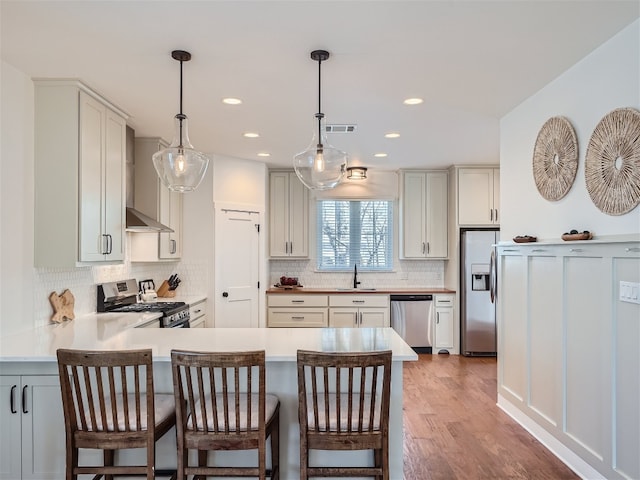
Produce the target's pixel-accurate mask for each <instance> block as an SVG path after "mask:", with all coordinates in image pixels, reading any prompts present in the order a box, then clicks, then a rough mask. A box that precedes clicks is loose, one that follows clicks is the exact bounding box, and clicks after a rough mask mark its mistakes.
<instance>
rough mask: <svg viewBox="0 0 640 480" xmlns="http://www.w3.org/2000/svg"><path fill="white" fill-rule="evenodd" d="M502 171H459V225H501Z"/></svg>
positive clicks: (483, 169)
mask: <svg viewBox="0 0 640 480" xmlns="http://www.w3.org/2000/svg"><path fill="white" fill-rule="evenodd" d="M499 208H500V169H499V168H466V167H465V168H461V169H459V170H458V225H460V226H495V225H500V218H499Z"/></svg>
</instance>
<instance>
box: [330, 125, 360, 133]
mask: <svg viewBox="0 0 640 480" xmlns="http://www.w3.org/2000/svg"><path fill="white" fill-rule="evenodd" d="M355 131H356V125H327V133H353V132H355Z"/></svg>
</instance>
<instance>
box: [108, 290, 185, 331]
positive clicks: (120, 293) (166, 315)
mask: <svg viewBox="0 0 640 480" xmlns="http://www.w3.org/2000/svg"><path fill="white" fill-rule="evenodd" d="M96 290H97V297H98V298H97V307H96V310H97V311H98V312H99V313H102V312H161V313H162V317H160V319H159V323H160V327H161V328H189V305H187V304H186V303H185V302H149V303H138V284H137V282H136V280H135V279H134V278H131V279H129V280H123V281H121V282H108V283H102V284H98V286H97V289H96Z"/></svg>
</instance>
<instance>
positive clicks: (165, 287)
mask: <svg viewBox="0 0 640 480" xmlns="http://www.w3.org/2000/svg"><path fill="white" fill-rule="evenodd" d="M158 296H159V297H162V298H173V297H175V296H176V291H175V290H169V282H167V281H166V280H165V281H164V282H162V285H160V288H159V289H158Z"/></svg>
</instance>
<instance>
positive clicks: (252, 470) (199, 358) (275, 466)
mask: <svg viewBox="0 0 640 480" xmlns="http://www.w3.org/2000/svg"><path fill="white" fill-rule="evenodd" d="M171 364H172V370H173V386H174V394H175V402H176V412H177V426H176V431H177V442H178V480H184V479H185V478H186V476H187V475H196V477H195V478H205V477H207V476H221V477H240V476H243V477H247V476H252V477H258V478H259V479H261V480H264V479H265V478H266V477H270V478H271V479H272V480H273V479H278V478H280V471H279V455H280V447H279V437H280V401H279V400H278V397H276V396H275V395H268V394H266V387H265V354H264V351H255V352H231V353H206V352H186V351H172V352H171ZM268 437H271V469H270V470H267V465H266V442H267V438H268ZM190 449H192V450H197V451H198V465H197V466H195V465H194V466H191V465H189V459H188V452H189V450H190ZM250 449H257V450H258V465H257V466H256V467H216V466H209V465H208V458H207V457H208V451H211V450H250Z"/></svg>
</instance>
